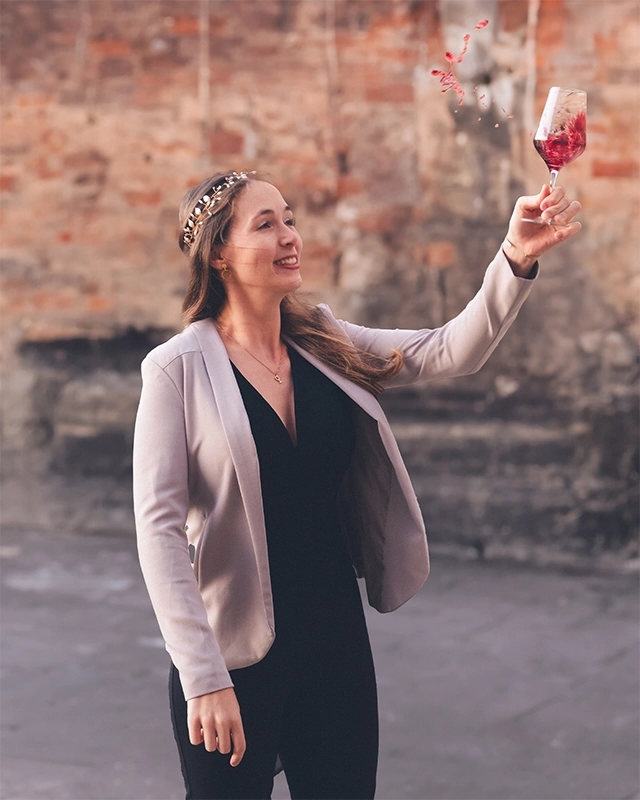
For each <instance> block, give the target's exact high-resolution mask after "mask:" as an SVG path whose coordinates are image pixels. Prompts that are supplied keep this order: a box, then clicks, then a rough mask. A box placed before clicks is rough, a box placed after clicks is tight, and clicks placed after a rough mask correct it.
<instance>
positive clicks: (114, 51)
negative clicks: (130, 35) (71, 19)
mask: <svg viewBox="0 0 640 800" xmlns="http://www.w3.org/2000/svg"><path fill="white" fill-rule="evenodd" d="M89 48H90V49H91V51H92V52H93V53H95V55H97V56H102V58H122V57H123V56H128V55H129V54H130V53H131V42H128V41H127V40H126V39H94V40H93V41H91V42H89Z"/></svg>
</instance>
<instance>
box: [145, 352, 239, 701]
mask: <svg viewBox="0 0 640 800" xmlns="http://www.w3.org/2000/svg"><path fill="white" fill-rule="evenodd" d="M188 472H189V458H188V448H187V437H186V430H185V415H184V402H183V398H182V395H181V394H180V391H179V390H178V387H177V386H176V384H175V383H174V382H173V380H172V379H171V377H170V376H169V375H167V373H166V372H165V371H164V370H163V369H162V368H161V367H160V366H159V365H158V364H157V363H156V362H155V361H153V360H152V359H151V358H150V357H149V356H147V358H145V360H144V361H143V362H142V393H141V396H140V404H139V407H138V414H137V417H136V424H135V432H134V445H133V498H134V512H135V520H136V533H137V542H138V553H139V557H140V565H141V568H142V574H143V576H144V580H145V583H146V585H147V589H148V591H149V596H150V598H151V604H152V606H153V609H154V611H155V614H156V617H157V619H158V624H159V626H160V631H161V633H162V636H163V638H164V640H165V643H166V648H167V651H168V652H169V655H170V656H171V660H172V661H173V663H174V664H175V666H176V667H177V669H178V671H179V673H180V679H181V682H182V686H183V689H184V692H185V697H186V699H187V700H188V699H190V698H192V697H197V696H199V695H202V694H208V693H209V692H213V691H216V690H218V689H224V688H226V687H228V686H232V685H233V682H232V680H231V678H230V676H229V673H228V671H227V669H226V666H225V663H224V660H223V657H222V654H221V652H220V648H219V646H218V642H217V640H216V638H215V635H214V633H213V630H212V629H211V626H210V625H209V622H208V620H207V613H206V610H205V607H204V602H203V600H202V595H201V594H200V590H199V588H198V584H197V581H196V577H195V574H194V571H193V568H192V566H191V559H190V558H189V544H188V541H187V537H186V534H185V530H184V526H185V522H186V518H187V512H188V510H189V474H188Z"/></svg>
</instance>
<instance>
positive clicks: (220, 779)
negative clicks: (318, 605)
mask: <svg viewBox="0 0 640 800" xmlns="http://www.w3.org/2000/svg"><path fill="white" fill-rule="evenodd" d="M354 584H355V580H354ZM356 592H357V587H356ZM354 600H355V598H354ZM325 610H326V609H325ZM329 611H330V610H329ZM323 616H324V617H325V620H326V621H325V622H324V623H322V624H321V625H320V626H318V625H317V624H316V625H314V626H312V627H313V629H310V628H309V627H308V626H305V627H304V628H303V627H302V626H296V625H295V624H288V625H281V626H280V627H278V624H277V622H276V630H278V635H277V637H276V641H275V642H274V644H273V646H272V647H271V649H270V650H269V652H268V653H267V655H266V656H265V658H264V659H263V660H262V661H259V662H258V663H257V664H253V665H251V666H249V667H245V668H243V669H237V670H232V671H231V678H232V680H233V682H234V687H235V692H236V696H237V698H238V702H239V705H240V713H241V715H242V722H243V726H244V731H245V736H246V740H247V751H246V753H245V756H244V758H243V760H242V761H241V763H240V764H239V765H238V766H237V767H232V766H231V765H230V764H229V759H230V756H229V755H228V754H227V755H222V754H221V753H218V752H213V753H209V752H207V751H206V750H205V748H204V744H200V745H196V746H194V745H192V744H191V743H190V742H189V734H188V729H187V707H186V702H185V699H184V694H183V692H182V687H181V685H180V680H179V675H178V671H177V669H176V668H175V667H174V666H173V665H172V666H171V674H170V680H169V692H170V702H171V715H172V720H173V728H174V735H175V738H176V742H177V745H178V750H179V753H180V761H181V765H182V773H183V777H184V781H185V786H186V789H187V794H186V798H187V800H222V799H223V798H224V799H225V800H231V799H232V798H234V799H235V798H244V800H263V799H264V798H270V797H271V792H272V790H273V777H274V772H275V765H276V759H277V757H278V756H279V757H280V760H281V763H282V766H283V768H284V772H285V776H286V778H287V783H288V784H289V790H290V793H291V797H292V798H293V799H294V800H303V799H304V800H311V799H312V798H317V800H332V799H333V800H351V799H352V798H360V799H362V800H364V799H367V798H373V796H374V793H375V784H376V770H377V763H378V707H377V690H376V680H375V672H374V667H373V659H372V657H371V648H370V646H369V638H368V634H367V630H366V625H365V621H364V613H363V610H362V604H361V602H360V597H359V596H358V597H357V602H351V603H349V604H348V607H347V608H345V606H344V604H341V608H340V615H339V616H336V615H334V614H331V613H329V614H326V615H323ZM308 621H309V620H308V619H307V622H308Z"/></svg>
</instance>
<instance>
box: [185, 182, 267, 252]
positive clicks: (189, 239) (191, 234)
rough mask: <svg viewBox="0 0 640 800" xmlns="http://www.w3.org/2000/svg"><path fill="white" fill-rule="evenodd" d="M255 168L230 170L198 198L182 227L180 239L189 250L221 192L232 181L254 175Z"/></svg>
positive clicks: (231, 183) (211, 214)
mask: <svg viewBox="0 0 640 800" xmlns="http://www.w3.org/2000/svg"><path fill="white" fill-rule="evenodd" d="M255 174H256V172H255V170H254V171H252V172H232V173H231V174H229V175H227V176H226V177H224V178H221V179H220V180H219V181H218V182H217V183H214V184H213V186H212V187H211V188H210V189H209V191H208V192H207V193H206V194H205V195H204V196H203V197H201V198H200V200H198V202H197V203H196V205H195V208H194V209H193V211H192V212H191V214H189V218H188V219H187V223H186V225H185V226H184V228H183V229H182V241H183V242H184V243H185V245H186V246H187V248H188V249H189V250H190V249H191V246H192V245H193V243H194V241H195V238H196V234H197V232H198V230H199V228H200V227H201V226H202V225H204V223H205V222H206V221H207V219H208V217H212V216H213V211H212V209H213V207H214V206H215V204H216V203H217V202H218V200H220V198H221V197H222V194H223V192H224V191H225V190H226V189H228V188H229V187H230V186H233V184H234V183H237V182H238V181H243V180H247V178H248V177H249V175H255Z"/></svg>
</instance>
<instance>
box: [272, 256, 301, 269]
mask: <svg viewBox="0 0 640 800" xmlns="http://www.w3.org/2000/svg"><path fill="white" fill-rule="evenodd" d="M273 263H274V264H275V265H276V267H295V266H297V264H298V256H287V257H286V258H280V259H278V260H277V261H274V262H273Z"/></svg>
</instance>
